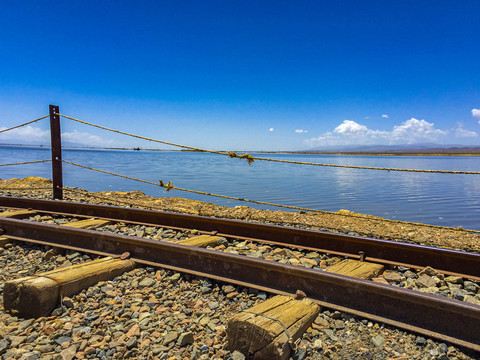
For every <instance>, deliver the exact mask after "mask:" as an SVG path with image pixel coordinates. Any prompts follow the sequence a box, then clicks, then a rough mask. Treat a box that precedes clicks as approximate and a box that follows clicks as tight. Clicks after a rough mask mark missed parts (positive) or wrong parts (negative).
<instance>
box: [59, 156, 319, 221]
mask: <svg viewBox="0 0 480 360" xmlns="http://www.w3.org/2000/svg"><path fill="white" fill-rule="evenodd" d="M62 162H64V163H67V164H70V165H74V166H78V167H82V168H85V169H88V170H93V171H98V172H101V173H104V174H108V175H113V176H118V177H121V178H124V179H128V180H134V181H139V182H142V183H145V184H150V185H156V186H160V187H163V188H165V189H166V190H167V191H170V190H173V189H175V190H179V191H185V192H190V193H195V194H200V195H207V196H215V197H219V198H223V199H230V200H237V201H244V202H250V203H254V204H261V205H269V206H277V207H282V208H288V209H294V210H304V211H311V212H323V211H322V210H314V209H308V208H302V207H298V206H290V205H280V204H274V203H269V202H264V201H257V200H248V199H242V198H237V197H233V196H226V195H218V194H212V193H208V192H204V191H199V190H190V189H184V188H180V187H176V186H174V185H172V183H171V181H169V182H168V183H167V184H165V183H164V182H163V181H162V180H159V182H158V183H155V182H152V181H147V180H142V179H137V178H134V177H130V176H126V175H121V174H116V173H112V172H109V171H105V170H100V169H95V168H92V167H89V166H85V165H80V164H76V163H73V162H70V161H66V160H62Z"/></svg>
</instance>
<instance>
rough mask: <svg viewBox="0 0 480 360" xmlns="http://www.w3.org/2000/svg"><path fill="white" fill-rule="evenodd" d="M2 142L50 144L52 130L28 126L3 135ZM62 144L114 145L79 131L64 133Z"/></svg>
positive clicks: (110, 141)
mask: <svg viewBox="0 0 480 360" xmlns="http://www.w3.org/2000/svg"><path fill="white" fill-rule="evenodd" d="M3 129H6V127H2V128H0V130H3ZM0 140H8V141H12V142H16V143H17V142H18V143H27V144H45V143H47V144H49V143H50V130H42V129H40V128H38V127H32V126H30V125H28V126H24V127H21V128H17V129H13V130H11V131H7V132H4V133H1V134H0ZM62 142H69V143H76V144H81V145H87V146H106V145H111V144H112V143H113V141H112V140H110V139H103V138H101V137H100V136H97V135H93V134H89V133H86V132H79V131H77V130H74V131H72V132H64V133H62Z"/></svg>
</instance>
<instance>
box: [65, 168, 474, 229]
mask: <svg viewBox="0 0 480 360" xmlns="http://www.w3.org/2000/svg"><path fill="white" fill-rule="evenodd" d="M62 162H64V163H67V164H70V165H74V166H78V167H82V168H85V169H88V170H93V171H97V172H101V173H104V174H108V175H113V176H117V177H121V178H124V179H128V180H133V181H139V182H143V183H145V184H150V185H155V186H160V187H163V188H165V189H166V190H167V191H170V190H172V189H174V190H179V191H185V192H191V193H195V194H200V195H206V196H215V197H219V198H223V199H230V200H237V201H244V202H250V203H254V204H261V205H268V206H276V207H281V208H287V209H293V210H301V211H309V212H313V213H318V214H328V215H337V216H344V217H354V218H359V219H364V220H365V219H368V220H375V219H374V218H369V217H367V216H365V215H357V214H344V213H338V212H333V211H326V210H316V209H309V208H303V207H298V206H291V205H281V204H274V203H269V202H264V201H257V200H248V199H242V198H237V197H233V196H226V195H218V194H212V193H208V192H203V191H198V190H190V189H184V188H179V187H176V186H174V185H172V183H171V181H169V182H168V183H167V184H165V183H164V182H163V180H159V182H158V183H155V182H152V181H147V180H142V179H137V178H134V177H130V176H126V175H121V174H116V173H112V172H109V171H105V170H100V169H95V168H92V167H89V166H85V165H80V164H76V163H73V162H70V161H66V160H62ZM379 220H381V221H386V222H390V223H397V224H406V225H416V226H423V227H428V228H435V229H443V230H454V231H466V232H470V233H479V234H480V230H473V229H463V228H460V227H458V228H455V227H449V226H439V225H431V224H423V223H415V222H409V221H402V220H391V219H384V218H381V219H379Z"/></svg>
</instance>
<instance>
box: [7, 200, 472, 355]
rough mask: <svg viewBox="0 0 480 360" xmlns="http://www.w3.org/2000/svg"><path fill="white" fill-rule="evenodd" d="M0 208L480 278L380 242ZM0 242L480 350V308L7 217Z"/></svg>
mask: <svg viewBox="0 0 480 360" xmlns="http://www.w3.org/2000/svg"><path fill="white" fill-rule="evenodd" d="M0 207H4V208H17V209H18V208H23V209H35V210H36V211H39V212H43V213H50V214H62V215H66V216H72V217H95V218H102V219H108V220H111V221H117V222H118V221H121V222H125V223H134V224H143V225H147V226H157V227H168V228H172V229H177V230H186V229H190V230H191V229H196V230H197V231H199V232H201V233H210V234H212V233H215V234H216V235H219V236H224V237H226V238H229V239H230V238H236V239H241V240H249V241H258V242H261V243H265V244H270V245H275V246H288V247H296V248H301V249H305V250H311V251H316V252H323V253H328V254H335V255H339V256H343V257H349V258H354V259H362V260H368V261H371V262H375V263H381V264H387V265H395V266H403V267H409V268H413V269H420V268H424V267H426V266H431V267H432V268H434V269H436V270H437V271H439V272H441V273H443V274H447V275H455V276H461V277H464V278H468V279H474V280H479V279H480V266H479V265H480V255H478V254H474V253H465V252H459V251H454V250H448V249H438V248H431V247H425V246H419V245H414V244H405V243H399V242H391V241H385V240H378V239H370V238H362V237H355V236H348V235H342V234H332V233H327V232H321V231H313V230H304V229H296V228H289V227H281V226H275V225H265V224H257V223H247V222H241V221H235V220H225V219H215V218H206V217H200V216H193V215H182V214H173V213H165V212H157V211H149V210H140V209H130V208H120V207H111V206H99V205H89V204H77V203H68V202H57V201H50V200H32V199H25V198H11V197H0ZM0 228H1V229H2V232H3V235H5V236H7V237H8V238H11V239H14V240H21V241H28V242H33V243H39V244H44V245H52V246H58V247H62V248H66V249H72V250H78V251H83V252H89V253H93V254H98V255H119V254H121V253H124V252H129V253H130V254H131V257H132V259H133V260H135V261H136V262H138V263H141V264H147V265H154V266H161V267H163V268H167V269H171V270H176V271H181V272H185V273H190V274H194V275H199V276H203V277H209V278H212V279H216V280H220V281H224V282H229V283H233V284H237V285H241V286H245V287H250V288H256V289H260V290H263V291H267V292H270V293H274V294H292V293H295V292H296V291H297V290H302V291H304V292H305V293H306V294H307V296H308V297H310V298H311V299H314V300H315V301H317V302H318V303H319V304H320V305H323V306H326V307H328V308H332V309H335V310H340V311H343V312H347V313H350V314H354V315H357V316H361V317H365V318H368V319H372V320H374V321H377V322H383V323H386V324H390V325H393V326H396V327H399V328H403V329H407V330H409V331H413V332H417V333H421V334H425V335H427V336H430V337H434V338H437V339H441V340H443V341H447V342H450V343H453V344H456V345H459V346H462V347H465V348H468V349H473V350H475V351H480V345H479V344H480V341H479V335H478V334H480V306H478V305H475V304H470V303H467V302H461V301H458V300H453V299H449V298H445V297H440V296H435V295H430V294H425V293H421V292H417V291H412V290H409V289H403V288H399V287H394V286H390V285H386V284H379V283H375V282H372V281H368V280H362V279H356V278H352V277H347V276H342V275H338V274H334V273H329V272H326V271H319V270H317V269H307V268H303V267H299V266H293V265H290V264H281V263H276V262H273V261H267V260H263V259H256V258H251V257H246V256H241V255H233V254H228V253H225V252H221V251H215V250H209V249H202V248H195V247H191V246H184V245H179V244H176V243H172V242H165V241H156V240H150V239H145V238H138V237H132V236H126V235H118V234H113V233H105V232H99V231H94V230H84V229H75V228H68V227H62V226H58V225H55V224H44V223H37V222H32V221H25V220H21V219H11V218H0Z"/></svg>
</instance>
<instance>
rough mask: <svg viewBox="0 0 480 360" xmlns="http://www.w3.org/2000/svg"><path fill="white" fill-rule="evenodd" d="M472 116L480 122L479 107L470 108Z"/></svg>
mask: <svg viewBox="0 0 480 360" xmlns="http://www.w3.org/2000/svg"><path fill="white" fill-rule="evenodd" d="M472 116H473V117H476V118H478V123H479V124H480V109H472Z"/></svg>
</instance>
